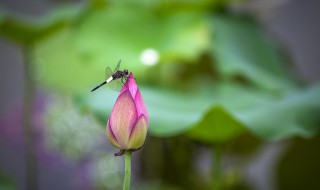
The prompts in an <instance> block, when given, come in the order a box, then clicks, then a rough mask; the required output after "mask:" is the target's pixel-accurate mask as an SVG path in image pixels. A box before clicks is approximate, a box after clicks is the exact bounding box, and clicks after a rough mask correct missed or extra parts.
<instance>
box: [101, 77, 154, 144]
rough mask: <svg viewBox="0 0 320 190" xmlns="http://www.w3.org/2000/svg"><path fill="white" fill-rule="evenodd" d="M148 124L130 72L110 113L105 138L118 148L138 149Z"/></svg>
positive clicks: (145, 110)
mask: <svg viewBox="0 0 320 190" xmlns="http://www.w3.org/2000/svg"><path fill="white" fill-rule="evenodd" d="M148 124H149V117H148V113H147V109H146V107H145V105H144V102H143V100H142V96H141V93H140V90H139V88H138V86H137V84H136V81H135V79H134V77H133V75H132V73H130V74H129V77H128V80H127V82H126V83H125V84H124V86H123V88H122V90H121V92H120V94H119V96H118V99H117V101H116V103H115V105H114V107H113V109H112V112H111V114H110V117H109V120H108V124H107V127H106V128H107V129H106V130H107V138H108V139H109V141H110V143H111V144H112V145H113V146H115V147H117V148H119V149H120V150H136V149H139V148H140V147H141V146H142V145H143V143H144V141H145V138H146V135H147V130H148Z"/></svg>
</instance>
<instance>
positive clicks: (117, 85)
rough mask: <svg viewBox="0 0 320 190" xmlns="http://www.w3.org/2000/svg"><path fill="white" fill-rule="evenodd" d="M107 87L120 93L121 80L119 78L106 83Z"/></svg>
mask: <svg viewBox="0 0 320 190" xmlns="http://www.w3.org/2000/svg"><path fill="white" fill-rule="evenodd" d="M108 86H109V87H110V88H111V89H112V90H114V91H118V92H120V91H121V89H122V86H123V83H122V82H121V78H120V79H116V80H112V81H111V82H110V83H108Z"/></svg>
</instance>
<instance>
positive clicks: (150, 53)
mask: <svg viewBox="0 0 320 190" xmlns="http://www.w3.org/2000/svg"><path fill="white" fill-rule="evenodd" d="M140 61H141V62H142V63H143V64H145V65H150V66H151V65H155V64H157V63H158V61H159V53H158V51H157V50H155V49H145V50H144V51H143V52H142V53H141V55H140Z"/></svg>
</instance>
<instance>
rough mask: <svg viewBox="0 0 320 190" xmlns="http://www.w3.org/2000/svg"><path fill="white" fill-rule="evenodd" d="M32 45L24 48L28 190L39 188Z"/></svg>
mask: <svg viewBox="0 0 320 190" xmlns="http://www.w3.org/2000/svg"><path fill="white" fill-rule="evenodd" d="M31 51H32V47H31V46H30V45H25V46H24V47H23V49H22V52H23V61H24V67H25V68H24V95H23V112H22V128H23V135H24V151H25V152H24V154H25V156H24V159H25V188H26V189H27V190H37V189H38V166H37V155H36V148H35V131H34V127H33V106H34V95H35V81H34V80H33V79H32V76H31V72H32V60H31Z"/></svg>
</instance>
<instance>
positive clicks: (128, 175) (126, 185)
mask: <svg viewBox="0 0 320 190" xmlns="http://www.w3.org/2000/svg"><path fill="white" fill-rule="evenodd" d="M131 153H132V151H131V150H126V151H125V173H124V181H123V190H129V189H130V179H131Z"/></svg>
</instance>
